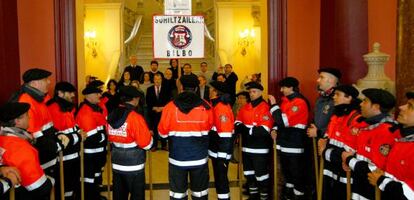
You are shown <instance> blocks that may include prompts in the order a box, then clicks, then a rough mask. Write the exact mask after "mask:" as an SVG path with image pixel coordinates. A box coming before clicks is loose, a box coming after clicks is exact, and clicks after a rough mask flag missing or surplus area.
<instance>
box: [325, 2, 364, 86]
mask: <svg viewBox="0 0 414 200" xmlns="http://www.w3.org/2000/svg"><path fill="white" fill-rule="evenodd" d="M367 52H368V1H367V0H359V1H349V0H335V1H332V0H321V35H320V66H329V67H335V68H337V69H340V70H341V72H342V74H343V76H342V77H343V78H342V80H341V82H343V83H355V81H356V80H358V79H360V78H362V77H363V76H364V75H365V74H366V72H367V67H366V65H365V63H364V61H363V59H362V57H361V56H362V55H364V54H366V53H367Z"/></svg>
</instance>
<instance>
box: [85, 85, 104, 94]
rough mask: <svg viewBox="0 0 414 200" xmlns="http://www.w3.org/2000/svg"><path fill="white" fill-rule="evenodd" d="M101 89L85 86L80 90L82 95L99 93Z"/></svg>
mask: <svg viewBox="0 0 414 200" xmlns="http://www.w3.org/2000/svg"><path fill="white" fill-rule="evenodd" d="M101 92H102V90H101V89H99V88H97V87H91V86H89V85H88V86H87V87H86V88H85V89H83V90H82V94H83V95H87V94H93V93H101Z"/></svg>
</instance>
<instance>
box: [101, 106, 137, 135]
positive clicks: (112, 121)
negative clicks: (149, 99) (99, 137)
mask: <svg viewBox="0 0 414 200" xmlns="http://www.w3.org/2000/svg"><path fill="white" fill-rule="evenodd" d="M134 110H135V107H134V106H133V105H131V104H129V103H124V104H121V105H119V107H118V108H116V109H114V110H113V111H112V112H111V113H110V114H109V115H108V124H109V125H111V127H112V128H115V129H117V128H119V127H121V126H122V125H123V124H124V123H125V121H126V119H127V118H128V115H129V113H130V112H132V111H134Z"/></svg>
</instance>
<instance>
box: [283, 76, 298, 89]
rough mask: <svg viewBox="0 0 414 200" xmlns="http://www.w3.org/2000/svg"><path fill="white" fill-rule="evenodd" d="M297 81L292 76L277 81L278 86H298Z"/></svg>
mask: <svg viewBox="0 0 414 200" xmlns="http://www.w3.org/2000/svg"><path fill="white" fill-rule="evenodd" d="M298 86H299V81H298V79H296V78H294V77H286V78H284V79H282V80H280V81H279V87H298Z"/></svg>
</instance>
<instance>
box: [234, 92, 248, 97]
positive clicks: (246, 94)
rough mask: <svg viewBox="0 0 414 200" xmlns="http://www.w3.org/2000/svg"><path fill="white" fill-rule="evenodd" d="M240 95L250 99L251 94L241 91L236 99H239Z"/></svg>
mask: <svg viewBox="0 0 414 200" xmlns="http://www.w3.org/2000/svg"><path fill="white" fill-rule="evenodd" d="M240 95H243V96H246V97H249V96H250V95H249V92H247V91H241V92H239V93H237V94H236V97H238V96H240Z"/></svg>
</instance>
